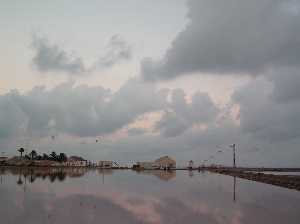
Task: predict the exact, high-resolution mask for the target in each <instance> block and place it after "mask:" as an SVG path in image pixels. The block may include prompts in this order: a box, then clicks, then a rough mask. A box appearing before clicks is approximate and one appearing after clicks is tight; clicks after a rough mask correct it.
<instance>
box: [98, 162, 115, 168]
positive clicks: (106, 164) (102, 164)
mask: <svg viewBox="0 0 300 224" xmlns="http://www.w3.org/2000/svg"><path fill="white" fill-rule="evenodd" d="M97 165H98V167H99V168H112V167H113V161H99V162H98V164H97Z"/></svg>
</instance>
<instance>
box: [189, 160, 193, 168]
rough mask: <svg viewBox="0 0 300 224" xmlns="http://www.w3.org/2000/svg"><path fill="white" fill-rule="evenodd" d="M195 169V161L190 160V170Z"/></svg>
mask: <svg viewBox="0 0 300 224" xmlns="http://www.w3.org/2000/svg"><path fill="white" fill-rule="evenodd" d="M193 167H194V161H193V160H190V161H189V165H188V168H189V169H193Z"/></svg>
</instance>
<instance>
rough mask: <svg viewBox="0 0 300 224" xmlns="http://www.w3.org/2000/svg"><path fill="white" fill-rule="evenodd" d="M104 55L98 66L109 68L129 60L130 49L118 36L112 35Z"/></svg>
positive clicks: (130, 55)
mask: <svg viewBox="0 0 300 224" xmlns="http://www.w3.org/2000/svg"><path fill="white" fill-rule="evenodd" d="M106 51H107V52H106V53H105V55H104V56H102V57H101V58H100V59H99V61H98V64H99V66H100V67H111V66H113V65H115V64H116V63H118V62H120V61H123V60H129V59H131V57H132V49H131V47H130V46H129V44H128V43H127V42H126V41H125V40H124V39H123V38H122V37H121V36H119V35H113V36H112V37H111V38H110V40H109V43H108V45H107V47H106Z"/></svg>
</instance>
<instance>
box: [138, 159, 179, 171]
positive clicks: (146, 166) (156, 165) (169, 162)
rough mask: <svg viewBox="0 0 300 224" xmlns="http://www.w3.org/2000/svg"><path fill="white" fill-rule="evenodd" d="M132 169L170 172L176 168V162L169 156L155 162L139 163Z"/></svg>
mask: <svg viewBox="0 0 300 224" xmlns="http://www.w3.org/2000/svg"><path fill="white" fill-rule="evenodd" d="M132 168H133V169H137V170H139V169H141V170H159V169H165V170H169V169H174V168H176V161H175V160H174V159H172V158H171V157H169V156H163V157H160V158H159V159H157V160H155V161H154V162H137V163H136V164H134V165H133V167H132Z"/></svg>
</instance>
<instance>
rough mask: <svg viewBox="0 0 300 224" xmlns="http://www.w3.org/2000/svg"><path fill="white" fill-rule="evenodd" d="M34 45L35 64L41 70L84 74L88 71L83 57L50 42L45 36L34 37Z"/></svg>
mask: <svg viewBox="0 0 300 224" xmlns="http://www.w3.org/2000/svg"><path fill="white" fill-rule="evenodd" d="M32 47H33V49H34V50H35V55H34V57H33V59H32V61H33V64H34V65H35V67H36V68H37V69H38V70H39V71H40V72H51V71H53V72H65V73H68V74H74V75H78V74H82V73H85V72H86V71H87V68H86V67H85V65H84V63H83V60H82V58H80V57H74V56H72V55H70V54H68V53H67V52H66V51H65V50H63V49H61V48H60V47H59V46H57V45H53V44H50V43H49V41H48V40H47V39H45V38H40V37H34V40H33V43H32Z"/></svg>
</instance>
